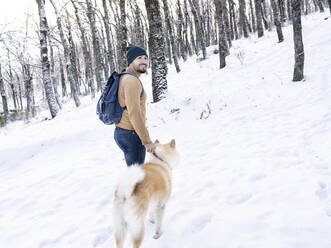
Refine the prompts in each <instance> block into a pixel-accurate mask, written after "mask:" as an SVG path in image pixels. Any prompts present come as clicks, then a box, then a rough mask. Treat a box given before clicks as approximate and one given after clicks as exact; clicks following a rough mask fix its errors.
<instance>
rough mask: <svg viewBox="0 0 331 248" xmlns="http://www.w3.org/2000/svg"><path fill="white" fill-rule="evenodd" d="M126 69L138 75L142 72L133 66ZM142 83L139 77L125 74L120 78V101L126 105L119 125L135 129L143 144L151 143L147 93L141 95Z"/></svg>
mask: <svg viewBox="0 0 331 248" xmlns="http://www.w3.org/2000/svg"><path fill="white" fill-rule="evenodd" d="M126 71H130V72H132V73H134V74H136V75H137V76H138V77H139V76H140V73H138V72H137V71H135V70H134V69H133V68H131V67H128V68H126ZM141 90H142V85H141V83H140V81H139V79H138V78H136V77H134V76H132V75H129V74H125V75H122V76H121V78H120V83H119V86H118V101H119V103H120V105H121V107H126V109H125V110H124V112H123V114H122V118H121V120H120V122H119V123H117V124H116V126H117V127H120V128H123V129H127V130H134V131H135V132H136V133H137V134H138V136H139V138H140V139H141V141H142V143H143V144H146V143H150V142H152V141H151V138H150V137H149V133H148V130H147V128H146V98H147V96H146V93H145V91H144V94H143V95H142V97H140V94H141Z"/></svg>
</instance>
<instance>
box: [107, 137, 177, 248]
mask: <svg viewBox="0 0 331 248" xmlns="http://www.w3.org/2000/svg"><path fill="white" fill-rule="evenodd" d="M155 146H156V149H155V153H154V154H151V157H150V161H149V162H147V163H145V164H142V165H133V166H131V167H128V168H127V170H126V171H125V172H124V174H123V175H122V176H121V177H120V181H119V183H118V185H117V187H116V190H115V198H114V212H113V217H114V223H113V224H114V225H113V227H114V234H115V240H116V247H117V248H122V247H123V244H124V240H125V238H126V234H127V233H128V232H129V234H130V236H131V238H132V242H133V246H134V247H135V248H138V247H140V245H141V242H142V240H143V238H144V229H145V219H146V216H147V213H148V210H150V217H151V221H152V223H155V234H154V238H155V239H157V238H159V237H160V236H161V234H162V231H161V226H162V219H163V215H164V210H165V206H166V203H167V201H168V199H169V197H170V194H171V169H172V168H173V167H174V166H176V165H177V164H178V162H179V156H178V153H177V151H176V143H175V140H172V141H171V142H170V143H168V144H160V143H159V142H158V141H157V140H156V141H155Z"/></svg>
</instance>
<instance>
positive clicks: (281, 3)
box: [278, 0, 286, 23]
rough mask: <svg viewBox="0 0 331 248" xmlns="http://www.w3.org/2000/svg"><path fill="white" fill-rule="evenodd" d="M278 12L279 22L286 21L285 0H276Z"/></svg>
mask: <svg viewBox="0 0 331 248" xmlns="http://www.w3.org/2000/svg"><path fill="white" fill-rule="evenodd" d="M278 6H279V12H280V20H281V22H282V23H284V22H285V21H286V14H285V0H278Z"/></svg>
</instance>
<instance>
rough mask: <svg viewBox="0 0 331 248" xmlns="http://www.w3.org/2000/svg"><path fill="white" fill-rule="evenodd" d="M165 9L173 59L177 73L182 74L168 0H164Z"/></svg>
mask: <svg viewBox="0 0 331 248" xmlns="http://www.w3.org/2000/svg"><path fill="white" fill-rule="evenodd" d="M163 8H164V17H165V21H166V24H167V26H168V34H169V38H170V45H171V49H172V57H173V59H174V63H175V67H176V72H177V73H178V72H180V68H179V64H178V58H177V53H176V45H175V39H174V30H173V28H172V25H171V22H170V13H169V6H168V2H167V0H163Z"/></svg>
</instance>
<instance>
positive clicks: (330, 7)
mask: <svg viewBox="0 0 331 248" xmlns="http://www.w3.org/2000/svg"><path fill="white" fill-rule="evenodd" d="M328 3H329V11H330V14H331V0H328Z"/></svg>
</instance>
